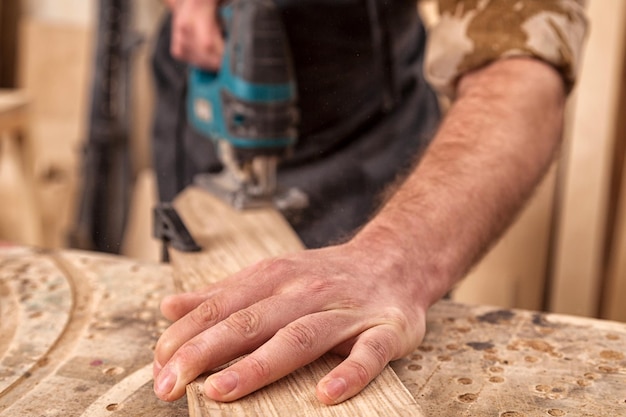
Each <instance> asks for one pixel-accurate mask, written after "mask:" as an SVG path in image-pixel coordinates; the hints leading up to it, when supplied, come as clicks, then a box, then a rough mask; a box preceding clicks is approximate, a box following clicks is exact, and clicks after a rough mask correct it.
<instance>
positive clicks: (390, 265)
mask: <svg viewBox="0 0 626 417" xmlns="http://www.w3.org/2000/svg"><path fill="white" fill-rule="evenodd" d="M386 220H387V219H385V217H384V216H382V217H378V218H376V219H374V220H373V221H372V222H370V223H369V224H367V225H366V226H365V227H364V228H363V229H362V230H361V231H360V232H359V233H358V234H357V235H355V236H354V237H353V238H352V239H351V240H350V241H349V242H348V243H347V244H346V245H347V246H348V247H349V248H350V250H351V251H352V253H353V254H356V256H355V259H359V262H365V263H371V264H372V268H374V269H376V271H377V276H384V277H387V278H389V280H390V282H392V283H397V284H399V285H402V286H403V287H404V289H405V291H407V292H408V293H410V295H411V298H412V299H413V300H415V302H416V305H417V306H418V307H421V308H422V309H423V310H424V312H425V310H426V309H427V308H428V307H430V306H431V305H432V304H434V303H435V302H437V301H438V300H439V299H441V298H442V297H443V296H444V295H445V294H446V293H447V292H448V291H449V289H450V284H449V283H450V282H452V279H451V278H450V276H449V274H448V272H447V271H446V269H445V267H444V265H443V263H442V262H441V261H442V260H443V258H442V257H440V256H434V254H432V253H431V249H430V248H427V247H421V245H420V242H427V241H428V240H429V239H427V238H426V237H424V238H421V239H416V238H415V232H412V231H411V232H409V230H410V229H404V230H403V231H399V229H398V226H399V225H401V224H402V222H396V223H395V224H389V225H388V224H387V222H386ZM400 229H402V228H400ZM420 235H421V234H420Z"/></svg>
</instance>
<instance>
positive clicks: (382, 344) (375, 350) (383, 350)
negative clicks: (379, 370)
mask: <svg viewBox="0 0 626 417" xmlns="http://www.w3.org/2000/svg"><path fill="white" fill-rule="evenodd" d="M363 346H364V348H365V349H366V350H367V352H368V353H369V355H370V356H371V357H372V358H373V359H374V360H375V361H376V363H375V365H376V366H379V367H384V366H385V365H386V364H387V362H389V359H390V358H391V355H390V348H389V346H390V345H389V342H388V341H386V340H385V341H384V340H379V339H368V340H365V341H364V342H363Z"/></svg>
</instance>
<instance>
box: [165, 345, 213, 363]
mask: <svg viewBox="0 0 626 417" xmlns="http://www.w3.org/2000/svg"><path fill="white" fill-rule="evenodd" d="M206 355H207V353H206V352H205V350H204V347H203V346H202V345H200V344H198V343H196V342H191V341H190V342H187V343H185V344H184V345H183V346H181V347H180V348H179V349H178V350H177V351H176V353H175V354H174V356H173V357H172V359H173V360H174V361H176V362H177V363H178V364H179V366H181V367H182V368H193V367H195V366H197V364H198V363H199V361H200V359H201V358H203V357H205V356H206Z"/></svg>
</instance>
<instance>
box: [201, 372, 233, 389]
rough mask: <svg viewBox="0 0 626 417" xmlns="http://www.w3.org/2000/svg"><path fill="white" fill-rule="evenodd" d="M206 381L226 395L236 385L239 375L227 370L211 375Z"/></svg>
mask: <svg viewBox="0 0 626 417" xmlns="http://www.w3.org/2000/svg"><path fill="white" fill-rule="evenodd" d="M207 382H208V383H209V384H211V385H212V386H213V388H215V390H216V391H217V392H219V393H220V394H222V395H226V394H228V393H229V392H231V391H232V390H234V389H235V388H236V387H237V384H238V383H239V375H237V373H235V372H233V371H227V372H224V373H223V374H215V375H211V376H210V377H209V379H208V380H207Z"/></svg>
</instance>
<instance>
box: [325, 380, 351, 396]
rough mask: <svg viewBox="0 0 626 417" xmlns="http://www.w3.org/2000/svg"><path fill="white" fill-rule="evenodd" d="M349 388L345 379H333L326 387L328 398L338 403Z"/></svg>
mask: <svg viewBox="0 0 626 417" xmlns="http://www.w3.org/2000/svg"><path fill="white" fill-rule="evenodd" d="M347 388H348V386H347V385H346V381H345V380H344V379H343V378H335V379H331V380H330V381H328V382H327V383H326V384H325V385H324V392H325V393H326V396H327V397H328V398H330V399H331V400H333V401H337V400H338V399H339V398H340V397H341V396H342V395H343V394H344V393H345V392H346V389H347Z"/></svg>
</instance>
